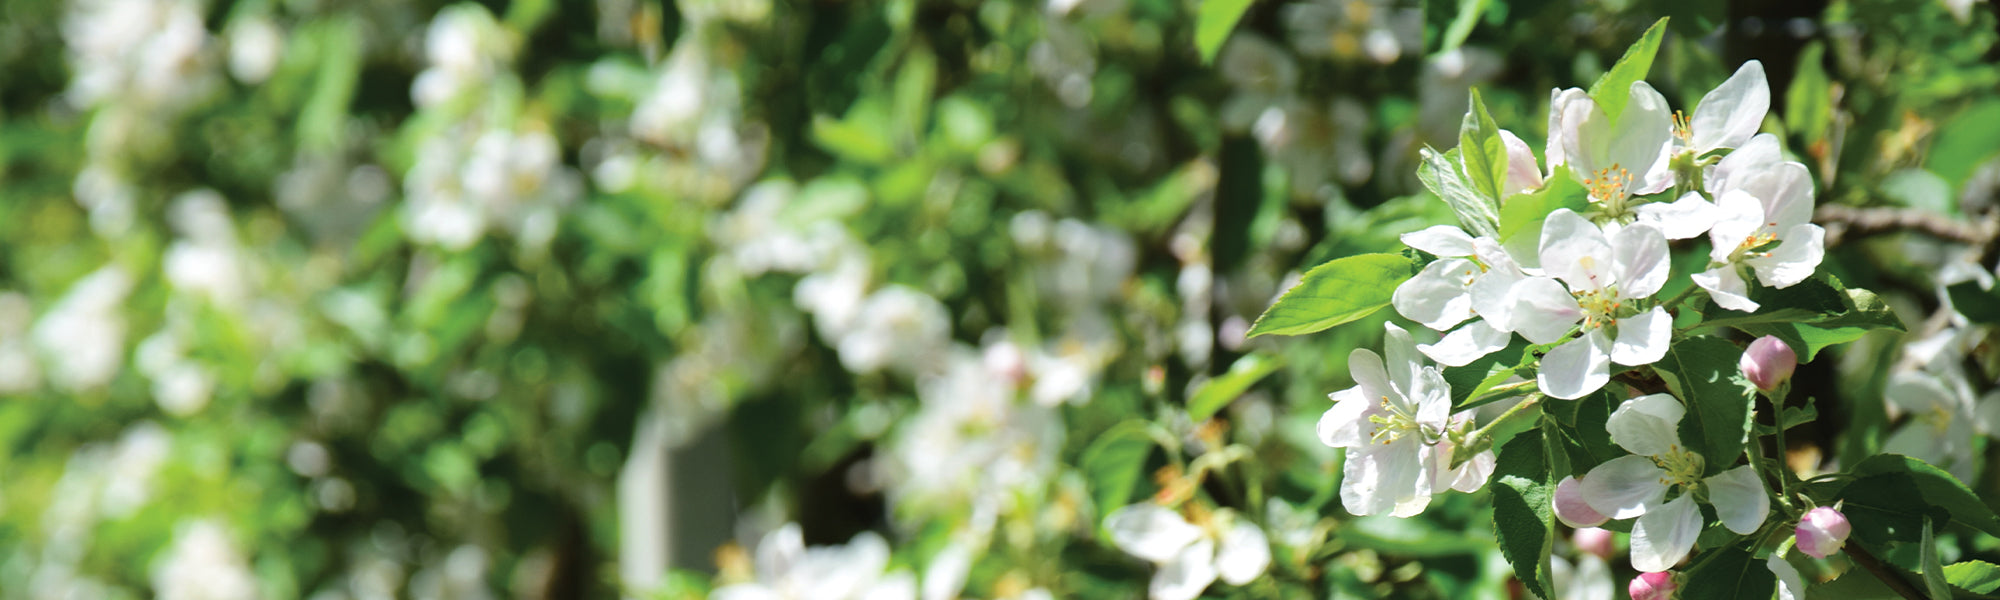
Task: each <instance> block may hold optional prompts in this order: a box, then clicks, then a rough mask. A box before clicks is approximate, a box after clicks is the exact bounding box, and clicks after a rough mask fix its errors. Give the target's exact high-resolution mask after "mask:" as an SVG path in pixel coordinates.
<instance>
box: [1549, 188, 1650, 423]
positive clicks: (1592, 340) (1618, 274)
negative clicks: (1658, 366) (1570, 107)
mask: <svg viewBox="0 0 2000 600" xmlns="http://www.w3.org/2000/svg"><path fill="white" fill-rule="evenodd" d="M1541 261H1542V269H1543V271H1544V272H1545V273H1547V276H1544V277H1529V278H1526V279H1523V280H1521V281H1520V282H1518V283H1516V284H1514V287H1513V289H1512V290H1511V291H1510V292H1509V294H1510V295H1511V296H1512V300H1513V302H1514V307H1513V313H1512V315H1511V319H1510V323H1509V325H1510V327H1509V329H1512V330H1514V331H1516V332H1518V333H1520V334H1521V336H1522V337H1525V338H1527V339H1528V341H1530V342H1534V343H1537V344H1549V343H1555V342H1557V341H1561V340H1562V339H1563V338H1564V336H1566V335H1568V334H1569V332H1570V330H1571V329H1572V328H1574V327H1575V326H1576V325H1577V324H1578V323H1581V324H1582V327H1583V328H1582V331H1583V335H1581V336H1578V337H1577V338H1575V339H1572V340H1570V341H1568V342H1564V343H1563V344H1562V345H1560V346H1556V347H1555V349H1553V350H1550V351H1549V353H1548V355H1547V356H1545V357H1543V359H1542V369H1541V372H1540V373H1539V374H1538V375H1537V376H1536V378H1537V381H1538V383H1539V384H1540V385H1541V389H1542V392H1543V393H1546V394H1548V395H1549V396H1550V397H1552V398H1562V399H1565V400H1572V399H1576V398H1581V397H1583V396H1584V395H1585V394H1589V393H1591V392H1594V391H1597V390H1598V389H1599V388H1602V387H1604V384H1605V383H1608V382H1610V380H1611V363H1612V362H1617V363H1618V364H1621V365H1628V366H1638V365H1644V364H1650V363H1652V362H1654V361H1657V360H1659V359H1660V357H1662V356H1665V355H1666V351H1667V342H1668V338H1669V336H1671V334H1672V333H1673V319H1672V317H1670V316H1669V315H1667V312H1666V310H1665V309H1664V308H1662V307H1658V306H1655V307H1652V308H1650V309H1644V310H1642V309H1641V307H1640V303H1639V302H1638V301H1639V300H1642V299H1645V298H1649V297H1651V296H1652V295H1653V294H1654V293H1655V292H1658V291H1659V290H1660V286H1662V285H1664V284H1665V283H1666V281H1667V274H1668V262H1667V240H1666V238H1665V237H1664V236H1662V235H1661V234H1660V231H1659V230H1658V229H1655V228H1653V227H1652V226H1650V225H1644V224H1634V225H1630V226H1626V227H1623V228H1619V229H1616V231H1609V230H1607V228H1600V227H1599V226H1597V225H1594V224H1592V223H1591V222H1589V221H1587V220H1584V218H1583V217H1582V216H1581V215H1578V214H1576V213H1575V212H1572V211H1570V210H1569V209H1557V210H1556V211H1555V212H1553V213H1549V217H1548V220H1547V221H1545V222H1544V224H1543V226H1542V237H1541Z"/></svg>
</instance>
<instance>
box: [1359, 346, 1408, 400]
mask: <svg viewBox="0 0 2000 600" xmlns="http://www.w3.org/2000/svg"><path fill="white" fill-rule="evenodd" d="M1347 372H1348V374H1349V375H1351V376H1353V377H1354V383H1355V384H1356V385H1357V387H1360V388H1361V396H1362V397H1364V398H1367V399H1368V401H1369V402H1371V403H1373V402H1378V401H1381V400H1383V399H1386V398H1388V397H1389V396H1392V395H1396V394H1398V393H1399V392H1397V391H1396V388H1395V387H1394V386H1392V385H1390V384H1389V371H1388V370H1386V369H1384V368H1383V365H1382V357H1380V356H1376V355H1375V351H1374V350H1369V349H1367V348H1355V349H1354V351H1353V352H1349V353H1347Z"/></svg>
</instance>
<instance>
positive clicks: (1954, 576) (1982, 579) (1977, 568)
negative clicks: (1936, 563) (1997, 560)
mask: <svg viewBox="0 0 2000 600" xmlns="http://www.w3.org/2000/svg"><path fill="white" fill-rule="evenodd" d="M1944 580H1945V582H1947V583H1950V584H1952V585H1955V586H1958V587H1960V588H1964V589H1965V591H1968V592H1972V593H1974V594H1991V593H1993V592H1995V591H2000V566H1995V565H1994V564H1993V563H1990V562H1986V561H1983V560H1968V561H1965V562H1960V563H1953V564H1951V565H1947V566H1946V567H1945V568H1944Z"/></svg>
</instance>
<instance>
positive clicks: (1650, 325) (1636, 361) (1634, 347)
mask: <svg viewBox="0 0 2000 600" xmlns="http://www.w3.org/2000/svg"><path fill="white" fill-rule="evenodd" d="M1673 334H1674V318H1673V317H1672V316H1669V315H1668V314H1667V309H1665V308H1661V307H1658V306H1655V307H1653V309H1652V310H1648V311H1646V312H1642V313H1639V314H1636V315H1632V316H1630V317H1626V318H1624V319H1619V320H1618V339H1617V341H1614V342H1612V344H1611V362H1615V363H1618V364H1621V365H1625V366H1628V367H1636V366H1639V365H1650V364H1653V363H1654V362H1657V361H1659V360H1660V359H1661V358H1663V357H1665V356H1666V355H1667V340H1668V339H1669V338H1672V337H1673Z"/></svg>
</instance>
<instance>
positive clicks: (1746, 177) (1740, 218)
mask: <svg viewBox="0 0 2000 600" xmlns="http://www.w3.org/2000/svg"><path fill="white" fill-rule="evenodd" d="M1707 183H1708V188H1709V193H1710V195H1711V196H1713V197H1714V198H1715V207H1716V208H1715V212H1714V215H1713V216H1714V217H1715V222H1714V225H1713V226H1712V227H1711V228H1710V229H1709V231H1708V238H1709V242H1710V243H1711V249H1710V251H1709V260H1710V264H1711V265H1713V266H1711V268H1709V270H1707V271H1704V272H1701V273H1696V274H1694V275H1693V276H1692V278H1693V279H1694V283H1695V285H1699V286H1701V288H1702V289H1704V290H1707V291H1708V293H1709V297H1710V298H1711V299H1713V300H1714V301H1715V303H1716V304H1717V305H1719V306H1722V307H1723V308H1728V309H1731V310H1740V311H1753V310H1757V307H1758V303H1757V302H1756V301H1753V300H1751V299H1750V298H1749V294H1750V289H1749V283H1748V281H1747V280H1746V279H1744V277H1743V273H1742V268H1745V267H1747V268H1749V269H1750V270H1751V271H1752V273H1753V274H1754V275H1755V276H1756V277H1757V281H1758V282H1760V283H1763V284H1764V285H1766V286H1769V287H1774V288H1780V289H1782V288H1786V287H1791V286H1792V285H1793V284H1796V283H1798V282H1800V281H1804V280H1805V279H1806V278H1807V277H1811V276H1812V274H1813V271H1814V270H1816V269H1817V268H1818V267H1819V263H1820V260H1821V259H1822V258H1824V257H1825V255H1826V243H1825V242H1826V240H1825V238H1826V230H1825V229H1823V228H1821V227H1820V226H1818V225H1814V224H1813V223H1812V213H1813V190H1812V174H1811V173H1810V172H1809V171H1807V170H1806V167H1805V165H1802V164H1799V163H1796V162H1791V161H1785V160H1783V159H1782V157H1781V155H1780V153H1779V150H1778V140H1777V137H1776V136H1773V135H1770V134H1760V135H1758V136H1756V137H1754V138H1751V140H1750V142H1749V143H1747V144H1745V145H1744V146H1743V147H1742V148H1739V149H1737V150H1736V151H1735V152H1733V153H1731V154H1730V155H1729V156H1727V157H1724V158H1723V159H1722V161H1721V162H1719V163H1717V164H1716V165H1715V168H1714V169H1713V170H1712V171H1711V173H1710V175H1709V179H1708V182H1707Z"/></svg>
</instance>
